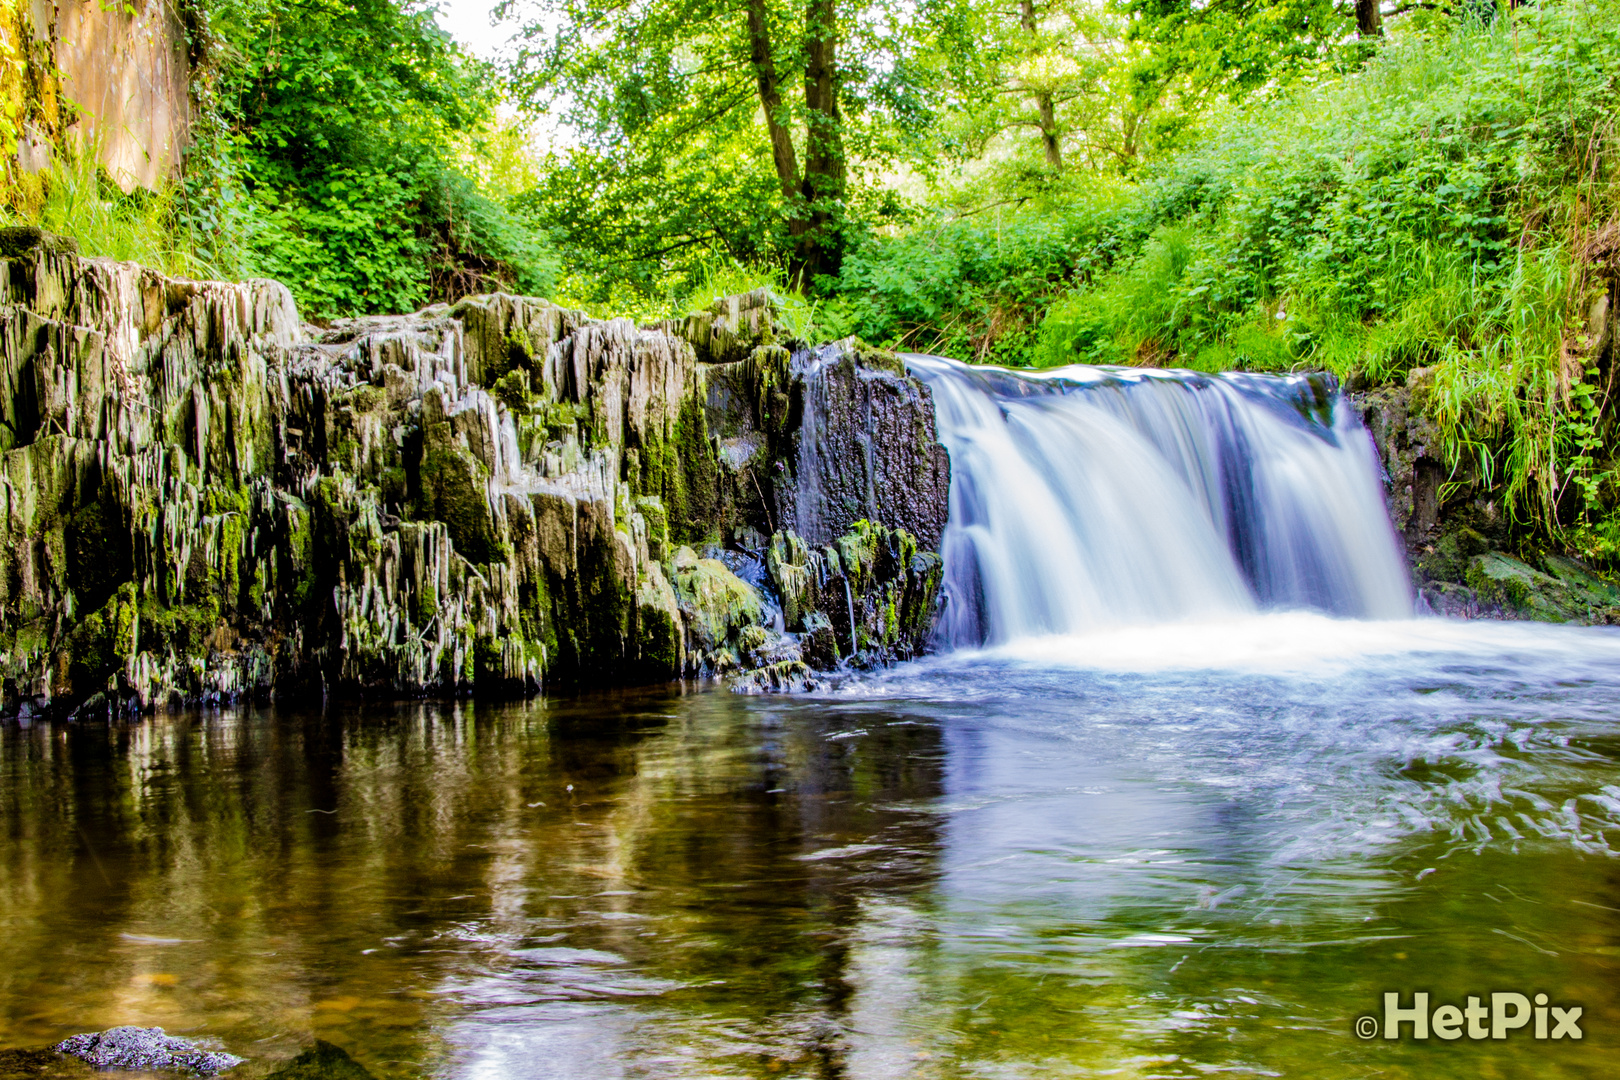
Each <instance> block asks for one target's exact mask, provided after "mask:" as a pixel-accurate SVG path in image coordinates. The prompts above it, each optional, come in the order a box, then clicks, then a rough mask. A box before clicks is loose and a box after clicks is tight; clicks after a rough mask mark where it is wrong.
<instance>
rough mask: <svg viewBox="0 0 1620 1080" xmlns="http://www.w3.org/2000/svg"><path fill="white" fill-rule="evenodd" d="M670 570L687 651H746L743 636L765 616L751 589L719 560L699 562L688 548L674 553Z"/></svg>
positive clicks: (758, 598)
mask: <svg viewBox="0 0 1620 1080" xmlns="http://www.w3.org/2000/svg"><path fill="white" fill-rule="evenodd" d="M671 566H672V567H673V571H674V586H675V595H676V596H677V598H678V599H679V603H680V607H681V614H682V616H683V618H684V621H685V625H686V627H687V634H688V638H687V642H688V647H689V648H691V649H693V650H694V651H697V652H699V653H706V654H712V653H715V652H717V651H718V650H720V649H722V648H725V647H727V646H728V645H734V646H736V647H737V651H739V652H740V651H746V650H747V649H748V648H749V645H748V644H746V643H745V642H744V640H743V634H744V632H745V631H747V630H751V629H756V628H757V627H758V624H759V622H760V619H761V618H762V617H763V615H764V605H763V603H762V602H761V600H760V597H759V594H758V593H757V592H755V591H754V589H753V587H752V586H750V585H749V584H748V583H747V582H746V581H744V580H742V579H741V578H739V577H738V576H737V575H736V574H734V573H732V572H731V570H730V569H729V568H728V567H727V566H726V564H725V563H723V562H721V561H720V560H719V559H700V558H698V556H697V553H696V552H694V551H693V550H692V549H691V548H689V547H682V548H681V549H680V550H678V551H676V552H675V557H674V559H673V560H672V562H671Z"/></svg>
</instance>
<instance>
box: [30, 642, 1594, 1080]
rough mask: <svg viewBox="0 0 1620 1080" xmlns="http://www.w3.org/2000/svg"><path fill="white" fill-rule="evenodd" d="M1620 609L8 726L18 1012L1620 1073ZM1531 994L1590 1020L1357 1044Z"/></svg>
mask: <svg viewBox="0 0 1620 1080" xmlns="http://www.w3.org/2000/svg"><path fill="white" fill-rule="evenodd" d="M1617 718H1620V634H1616V633H1614V632H1610V631H1607V630H1601V629H1594V630H1582V629H1568V628H1558V627H1536V626H1527V625H1505V624H1463V623H1450V622H1443V621H1440V620H1430V621H1419V622H1407V623H1354V622H1335V621H1332V620H1327V619H1321V618H1315V617H1309V616H1270V617H1263V618H1256V619H1250V620H1244V621H1240V622H1236V623H1230V622H1229V623H1224V624H1206V625H1186V626H1179V627H1168V628H1167V627H1160V628H1156V629H1154V630H1151V631H1148V630H1144V631H1121V632H1116V633H1113V634H1110V635H1107V636H1104V637H1098V638H1093V639H1085V638H1058V639H1046V640H1040V641H1026V642H1020V643H1019V644H1018V645H1016V646H1010V647H1007V648H1003V649H998V650H991V651H983V652H973V653H957V654H953V655H951V656H947V657H942V658H936V659H933V660H929V661H925V662H922V663H918V664H913V665H908V666H905V667H901V668H896V669H892V670H890V671H886V672H882V673H878V674H876V675H869V676H860V677H851V678H847V679H844V680H842V681H839V682H837V683H836V684H835V685H833V686H832V687H830V688H829V689H828V690H827V691H825V692H824V693H821V694H818V695H815V696H808V697H753V698H751V697H742V696H738V695H733V694H729V693H726V692H724V691H721V690H716V689H712V688H696V687H685V688H681V687H668V688H657V689H651V690H643V691H635V692H624V693H616V694H598V695H591V696H583V697H569V698H553V699H547V700H540V701H531V702H525V703H510V704H494V703H484V702H462V703H459V704H439V705H433V704H413V705H405V706H368V707H356V706H342V707H336V706H334V707H332V708H329V709H326V710H324V711H323V710H321V709H320V708H317V707H299V706H295V705H293V704H291V703H286V702H283V703H281V704H279V705H278V706H276V707H274V708H242V709H235V710H221V711H209V712H201V713H194V714H184V715H171V716H161V717H157V718H153V719H147V720H138V721H133V722H129V723H120V724H113V725H105V724H85V725H73V724H60V725H37V724H36V725H34V726H21V725H19V724H17V723H10V724H7V725H5V726H3V727H0V943H3V944H0V953H3V960H4V962H3V963H0V1047H22V1046H37V1045H40V1044H42V1043H47V1042H52V1041H55V1040H57V1039H60V1038H62V1037H64V1036H66V1035H69V1034H72V1033H74V1032H78V1031H86V1030H96V1029H100V1028H105V1027H109V1026H112V1025H115V1024H124V1023H136V1024H145V1025H151V1024H159V1025H162V1026H164V1027H165V1028H167V1029H169V1030H170V1031H173V1032H180V1033H185V1034H191V1035H195V1036H206V1037H210V1038H215V1039H218V1040H219V1041H221V1042H222V1043H223V1045H225V1046H226V1047H227V1048H228V1049H230V1050H232V1051H234V1052H236V1053H239V1054H243V1055H245V1056H247V1057H249V1058H251V1059H252V1064H250V1065H249V1066H244V1070H245V1072H244V1075H249V1074H252V1073H253V1072H255V1071H261V1072H262V1071H263V1070H264V1069H266V1068H268V1067H269V1065H271V1064H273V1063H275V1062H277V1061H279V1060H285V1059H286V1058H287V1057H289V1056H291V1055H292V1054H294V1053H296V1051H297V1049H298V1048H299V1046H301V1045H304V1044H307V1042H308V1040H309V1038H310V1037H311V1036H312V1035H313V1036H319V1037H321V1038H325V1039H328V1040H330V1041H332V1042H335V1043H337V1044H339V1045H341V1046H343V1047H344V1048H346V1049H348V1050H349V1051H350V1052H352V1053H353V1054H354V1055H355V1057H356V1058H357V1059H359V1060H360V1061H362V1062H363V1063H365V1064H366V1065H367V1067H369V1068H370V1069H371V1070H372V1071H373V1072H375V1073H376V1074H377V1075H378V1076H379V1077H407V1076H426V1075H432V1076H438V1077H445V1078H485V1077H489V1078H506V1077H512V1078H527V1077H536V1078H538V1077H547V1078H589V1080H598V1078H609V1080H611V1078H617V1077H648V1078H652V1077H659V1078H662V1077H821V1078H830V1077H850V1078H863V1080H864V1078H887V1077H940V1078H954V1077H985V1078H992V1077H994V1078H1002V1077H1006V1078H1025V1077H1068V1076H1076V1077H1091V1076H1117V1077H1193V1076H1208V1075H1211V1074H1221V1075H1238V1076H1245V1075H1253V1076H1310V1077H1364V1076H1379V1077H1470V1078H1472V1077H1515V1076H1530V1075H1534V1076H1538V1077H1596V1076H1613V1075H1620V1038H1617V1027H1620V1009H1617V1005H1620V982H1617V979H1616V976H1617V974H1620V862H1617V860H1616V857H1615V856H1616V852H1617V851H1620V725H1616V723H1615V721H1616V719H1617ZM1390 991H1393V992H1398V993H1400V994H1401V996H1402V1001H1403V1003H1410V999H1411V995H1412V994H1413V993H1414V992H1415V991H1427V992H1429V993H1430V994H1431V995H1432V1004H1439V1003H1448V1002H1449V1003H1455V1004H1457V1005H1459V1006H1461V1005H1463V1004H1465V1002H1466V998H1467V997H1468V996H1471V995H1472V996H1480V997H1484V998H1486V999H1487V1000H1488V999H1489V995H1490V994H1491V993H1492V992H1507V991H1512V992H1522V993H1524V994H1526V995H1534V994H1536V993H1538V992H1540V993H1546V994H1547V995H1549V997H1550V999H1551V1003H1552V1004H1553V1005H1559V1006H1569V1005H1579V1006H1580V1007H1581V1008H1582V1009H1583V1010H1584V1011H1583V1014H1582V1017H1581V1019H1580V1021H1579V1027H1580V1029H1581V1031H1582V1032H1583V1034H1584V1038H1583V1039H1581V1040H1580V1041H1578V1042H1576V1041H1571V1040H1569V1039H1567V1038H1566V1039H1562V1040H1559V1041H1556V1042H1555V1041H1552V1040H1550V1039H1549V1040H1543V1041H1537V1040H1535V1039H1534V1038H1533V1037H1532V1029H1531V1027H1529V1026H1527V1027H1525V1028H1523V1029H1521V1030H1518V1031H1515V1032H1512V1033H1511V1034H1510V1037H1509V1038H1507V1039H1505V1040H1502V1041H1496V1040H1491V1039H1484V1040H1475V1039H1471V1038H1468V1037H1467V1036H1466V1035H1465V1036H1464V1037H1462V1038H1460V1039H1457V1040H1455V1041H1441V1040H1438V1039H1436V1038H1432V1037H1431V1038H1430V1039H1429V1040H1427V1041H1422V1042H1419V1041H1415V1040H1412V1039H1410V1038H1407V1039H1402V1040H1398V1041H1387V1040H1384V1039H1382V1038H1379V1039H1374V1040H1371V1041H1364V1040H1362V1039H1359V1038H1357V1036H1356V1035H1355V1034H1354V1031H1353V1025H1354V1023H1355V1020H1356V1018H1357V1017H1358V1016H1361V1015H1362V1014H1369V1013H1372V1014H1380V1015H1381V1013H1382V995H1383V994H1384V993H1385V992H1390Z"/></svg>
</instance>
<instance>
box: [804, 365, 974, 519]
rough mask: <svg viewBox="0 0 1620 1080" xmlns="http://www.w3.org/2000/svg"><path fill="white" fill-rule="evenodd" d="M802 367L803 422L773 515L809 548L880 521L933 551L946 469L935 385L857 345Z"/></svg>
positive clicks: (944, 510) (945, 497) (944, 500)
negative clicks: (790, 472) (788, 477)
mask: <svg viewBox="0 0 1620 1080" xmlns="http://www.w3.org/2000/svg"><path fill="white" fill-rule="evenodd" d="M801 368H802V375H801V378H802V379H803V380H804V382H805V391H804V395H805V402H804V407H803V415H804V419H803V422H802V424H801V427H800V431H799V436H798V442H799V445H798V452H797V455H796V460H795V463H794V478H793V479H794V482H793V483H792V484H791V485H784V486H783V489H782V504H783V505H782V509H781V512H780V514H779V515H778V517H777V520H778V521H780V522H781V523H782V526H783V528H784V529H787V530H790V531H792V532H796V533H797V534H798V535H800V536H802V537H803V538H804V539H805V540H806V542H808V543H810V544H813V545H822V544H828V543H831V542H833V541H834V540H836V539H837V538H839V537H841V536H844V535H846V534H847V533H849V532H850V530H852V529H854V528H855V525H856V522H858V521H880V522H883V523H884V524H885V525H887V526H889V527H891V528H898V529H903V530H905V531H906V532H907V533H909V534H910V535H911V536H912V537H914V538H915V539H916V540H917V542H918V543H920V544H921V545H922V546H923V547H924V548H927V549H929V550H937V549H938V548H939V543H940V538H941V537H942V536H943V535H944V531H945V523H946V521H947V519H948V517H949V506H950V486H951V467H950V456H949V454H948V453H947V452H946V450H945V448H944V447H943V446H942V445H941V444H940V443H939V442H938V440H937V438H936V436H935V431H934V399H933V391H932V390H930V389H929V388H928V386H927V384H926V383H924V382H922V381H921V380H919V379H916V378H913V377H912V376H910V375H909V374H907V373H906V370H905V368H904V366H903V365H902V364H901V363H900V362H899V360H898V359H896V358H895V357H894V355H893V354H892V353H885V352H882V351H881V350H873V349H868V348H865V347H864V346H862V345H860V344H859V343H857V342H854V341H845V342H840V343H838V344H835V345H827V346H823V347H822V348H820V349H818V350H815V351H814V352H813V353H810V354H807V356H806V357H805V358H804V359H803V360H802V361H801Z"/></svg>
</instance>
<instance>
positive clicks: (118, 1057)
mask: <svg viewBox="0 0 1620 1080" xmlns="http://www.w3.org/2000/svg"><path fill="white" fill-rule="evenodd" d="M55 1049H56V1051H57V1052H59V1053H63V1054H68V1055H70V1056H72V1057H76V1058H79V1059H80V1060H81V1061H83V1062H85V1063H86V1064H88V1065H91V1066H94V1067H95V1068H97V1069H142V1070H148V1071H153V1070H168V1069H178V1070H182V1071H185V1072H189V1073H193V1074H196V1075H200V1076H212V1075H213V1074H214V1073H218V1072H224V1071H225V1070H226V1069H232V1068H235V1067H236V1066H237V1065H240V1064H241V1063H242V1061H243V1059H242V1058H239V1057H237V1056H236V1055H235V1054H227V1053H225V1052H224V1051H222V1050H210V1049H207V1048H206V1047H203V1046H201V1045H199V1044H198V1043H196V1042H193V1041H192V1040H190V1039H183V1038H180V1037H178V1036H174V1035H167V1034H165V1033H164V1031H163V1029H162V1028H160V1027H153V1028H143V1027H135V1026H132V1025H126V1026H123V1027H115V1028H108V1029H107V1030H106V1031H101V1032H92V1033H87V1034H83V1035H74V1036H72V1037H71V1038H67V1039H64V1040H62V1041H61V1042H59V1043H57V1044H56V1046H55Z"/></svg>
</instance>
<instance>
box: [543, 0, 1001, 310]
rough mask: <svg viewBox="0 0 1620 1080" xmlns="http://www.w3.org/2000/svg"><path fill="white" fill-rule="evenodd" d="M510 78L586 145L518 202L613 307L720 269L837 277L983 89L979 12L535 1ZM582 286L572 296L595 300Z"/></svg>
mask: <svg viewBox="0 0 1620 1080" xmlns="http://www.w3.org/2000/svg"><path fill="white" fill-rule="evenodd" d="M524 11H525V19H526V20H527V29H526V38H525V40H526V45H525V47H524V49H523V51H522V54H521V58H520V60H519V63H518V65H517V79H518V83H517V85H518V87H519V89H520V93H521V95H522V96H523V98H524V99H525V100H527V101H528V102H529V103H530V104H531V106H532V107H534V108H536V109H539V108H545V107H556V108H561V109H562V110H563V113H564V116H565V118H566V120H567V122H568V124H569V125H570V126H571V130H572V132H573V134H574V135H575V136H576V137H577V140H578V141H577V143H576V145H574V146H572V147H570V148H569V149H567V150H566V151H564V152H560V153H558V154H557V155H556V156H554V157H553V158H552V159H551V160H549V161H548V162H547V163H546V165H545V167H544V168H543V169H542V170H541V172H542V181H541V183H540V184H538V185H537V186H536V187H535V189H534V191H533V192H532V193H531V194H530V196H529V197H528V198H527V199H526V200H525V201H524V203H523V205H524V207H525V209H526V210H527V211H529V212H530V213H532V214H534V215H535V216H536V217H537V219H539V220H541V221H543V222H545V223H546V224H547V225H549V226H551V227H552V228H554V229H555V230H557V233H558V235H559V238H560V242H561V243H562V245H563V249H564V252H565V256H566V258H567V260H568V261H569V262H570V263H571V264H574V265H577V266H580V267H581V268H583V269H585V270H586V272H587V273H589V274H591V275H592V276H593V277H594V278H595V279H596V280H597V281H598V282H599V285H598V286H597V288H596V289H595V290H594V293H595V295H596V296H597V297H598V298H600V299H606V298H608V297H609V296H610V295H612V294H613V293H614V292H615V290H627V291H632V292H636V293H640V294H641V295H643V296H647V295H656V294H657V293H659V292H660V291H662V289H663V288H664V285H663V282H664V279H665V278H666V277H667V276H668V275H670V274H675V275H676V276H678V277H681V278H685V279H688V280H690V279H691V278H692V277H693V276H694V275H695V274H696V273H697V272H698V267H700V266H701V265H703V264H704V263H706V262H709V261H713V260H715V259H717V258H718V259H727V260H731V261H739V262H749V261H752V262H777V263H782V264H786V265H790V266H791V267H792V268H793V270H794V271H795V273H796V274H797V275H798V277H799V281H800V284H801V285H809V284H810V283H811V279H812V278H813V276H814V275H815V274H818V273H823V272H829V271H834V270H836V268H837V265H838V262H839V259H840V257H841V255H842V252H843V251H844V250H845V249H846V247H847V246H848V245H849V243H850V242H851V241H852V240H853V239H854V238H856V237H857V236H858V235H859V234H860V233H862V232H863V231H864V230H866V229H869V228H871V227H873V226H874V225H880V224H882V223H884V222H892V221H896V220H898V219H899V218H900V216H901V215H902V212H903V207H902V205H901V203H900V202H899V201H898V200H896V199H895V198H894V197H893V195H892V193H891V192H888V191H886V190H885V189H884V188H883V186H882V185H881V184H879V183H878V180H879V178H880V174H881V172H882V170H883V169H885V168H886V167H887V166H888V165H890V164H892V163H894V162H895V161H897V160H900V159H901V158H903V157H906V156H907V155H908V154H909V153H910V152H911V151H913V150H914V149H915V146H916V145H917V143H918V141H919V140H921V139H922V138H923V137H924V135H925V133H926V132H927V131H928V130H929V129H930V127H931V125H932V124H933V123H934V122H935V121H936V120H937V118H938V116H939V115H940V113H941V110H942V109H945V108H948V107H950V106H951V104H952V103H953V101H954V100H955V98H954V95H955V94H956V93H957V92H959V91H960V90H961V88H962V87H965V86H969V85H970V84H971V83H972V80H973V76H972V74H971V71H972V70H976V69H974V68H973V57H974V52H973V50H972V48H971V44H972V41H973V29H974V27H975V26H976V22H975V18H976V13H975V10H974V9H973V7H972V5H971V4H969V3H968V2H967V0H927V2H924V3H921V4H913V3H909V2H905V3H902V2H898V0H895V2H884V3H879V4H873V5H864V6H858V5H854V4H851V3H848V2H847V0H846V2H842V3H839V2H835V0H816V2H814V3H811V4H809V5H790V4H786V3H782V2H780V0H746V2H745V3H742V4H737V3H731V2H728V0H652V2H649V3H635V4H631V3H627V2H624V0H543V2H541V3H540V4H538V6H537V7H536V8H531V9H524ZM583 284H584V283H583V281H581V282H579V283H578V286H580V287H583Z"/></svg>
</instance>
